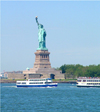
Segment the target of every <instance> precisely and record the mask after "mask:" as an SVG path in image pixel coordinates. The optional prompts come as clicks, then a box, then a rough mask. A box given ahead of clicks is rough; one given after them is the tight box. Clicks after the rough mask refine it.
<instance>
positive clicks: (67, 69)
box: [58, 64, 100, 79]
mask: <svg viewBox="0 0 100 112" xmlns="http://www.w3.org/2000/svg"><path fill="white" fill-rule="evenodd" d="M58 69H59V70H62V73H64V74H65V78H73V79H74V78H77V77H100V64H99V65H89V66H83V65H80V64H76V65H66V64H64V65H62V66H61V67H60V68H58Z"/></svg>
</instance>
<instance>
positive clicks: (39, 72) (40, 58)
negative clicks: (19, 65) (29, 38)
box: [8, 16, 65, 79]
mask: <svg viewBox="0 0 100 112" xmlns="http://www.w3.org/2000/svg"><path fill="white" fill-rule="evenodd" d="M35 20H36V23H37V26H38V42H39V47H38V48H37V50H36V52H35V62H34V66H33V68H26V70H24V71H23V72H22V73H8V79H29V78H52V79H65V77H64V74H62V71H61V70H55V69H54V68H52V67H51V63H50V59H49V55H50V52H48V49H47V48H46V35H47V34H46V31H45V29H44V27H43V25H42V24H40V23H39V22H38V17H37V16H36V18H35Z"/></svg>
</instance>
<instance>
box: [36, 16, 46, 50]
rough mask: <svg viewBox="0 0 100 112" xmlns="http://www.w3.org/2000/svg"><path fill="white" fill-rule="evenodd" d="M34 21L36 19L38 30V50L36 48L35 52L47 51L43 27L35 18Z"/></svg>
mask: <svg viewBox="0 0 100 112" xmlns="http://www.w3.org/2000/svg"><path fill="white" fill-rule="evenodd" d="M35 19H36V23H37V25H38V29H39V32H38V41H39V48H37V50H48V49H47V48H46V38H45V37H46V31H45V29H44V28H43V25H42V24H39V22H38V18H37V16H36V18H35Z"/></svg>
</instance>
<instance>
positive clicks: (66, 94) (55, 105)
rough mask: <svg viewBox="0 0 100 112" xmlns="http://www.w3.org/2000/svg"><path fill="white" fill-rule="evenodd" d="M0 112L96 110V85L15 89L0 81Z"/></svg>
mask: <svg viewBox="0 0 100 112" xmlns="http://www.w3.org/2000/svg"><path fill="white" fill-rule="evenodd" d="M1 112H100V88H77V87H76V85H72V84H67V83H65V84H58V87H57V88H16V85H15V84H14V83H12V84H11V83H5V84H1Z"/></svg>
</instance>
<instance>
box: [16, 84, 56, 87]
mask: <svg viewBox="0 0 100 112" xmlns="http://www.w3.org/2000/svg"><path fill="white" fill-rule="evenodd" d="M17 87H57V84H54V85H17Z"/></svg>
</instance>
